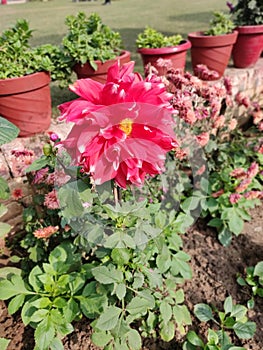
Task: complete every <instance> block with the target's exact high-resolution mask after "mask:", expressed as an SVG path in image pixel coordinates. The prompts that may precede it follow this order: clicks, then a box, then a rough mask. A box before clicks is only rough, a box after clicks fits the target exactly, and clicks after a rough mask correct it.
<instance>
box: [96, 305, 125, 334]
mask: <svg viewBox="0 0 263 350" xmlns="http://www.w3.org/2000/svg"><path fill="white" fill-rule="evenodd" d="M121 312H122V310H121V309H120V308H117V307H116V306H109V307H108V308H107V309H106V310H105V311H104V312H103V313H102V314H101V315H100V317H99V318H98V321H97V323H96V328H98V329H100V330H102V331H109V330H111V329H113V328H114V327H115V326H116V325H117V322H118V319H119V316H120V314H121Z"/></svg>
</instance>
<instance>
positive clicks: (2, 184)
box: [0, 176, 10, 216]
mask: <svg viewBox="0 0 263 350" xmlns="http://www.w3.org/2000/svg"><path fill="white" fill-rule="evenodd" d="M9 196H10V191H9V187H8V183H7V181H6V180H5V179H4V178H3V177H1V176H0V199H4V200H5V199H8V198H9ZM0 204H1V203H0ZM4 211H5V212H6V211H7V208H6V207H5V206H4V205H3V204H1V215H0V216H2V215H4Z"/></svg>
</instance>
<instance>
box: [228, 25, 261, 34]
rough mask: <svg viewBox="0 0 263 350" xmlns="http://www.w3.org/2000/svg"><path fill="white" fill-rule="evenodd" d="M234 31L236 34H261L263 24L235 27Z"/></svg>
mask: <svg viewBox="0 0 263 350" xmlns="http://www.w3.org/2000/svg"><path fill="white" fill-rule="evenodd" d="M235 30H237V31H238V34H263V24H255V25H248V26H237V27H236V28H235Z"/></svg>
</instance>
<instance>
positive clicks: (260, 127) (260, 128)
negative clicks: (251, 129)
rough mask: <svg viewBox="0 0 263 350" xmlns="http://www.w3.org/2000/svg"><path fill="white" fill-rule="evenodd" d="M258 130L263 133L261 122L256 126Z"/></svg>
mask: <svg viewBox="0 0 263 350" xmlns="http://www.w3.org/2000/svg"><path fill="white" fill-rule="evenodd" d="M258 130H260V131H263V120H262V121H261V122H260V123H259V124H258Z"/></svg>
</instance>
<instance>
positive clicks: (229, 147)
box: [202, 132, 263, 246]
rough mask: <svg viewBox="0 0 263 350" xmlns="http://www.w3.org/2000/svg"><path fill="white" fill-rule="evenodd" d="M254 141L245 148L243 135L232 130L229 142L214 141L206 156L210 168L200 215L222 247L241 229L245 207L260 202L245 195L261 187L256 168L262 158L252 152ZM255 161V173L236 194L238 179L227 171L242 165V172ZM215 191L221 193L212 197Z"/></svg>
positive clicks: (247, 210)
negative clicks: (213, 229)
mask: <svg viewBox="0 0 263 350" xmlns="http://www.w3.org/2000/svg"><path fill="white" fill-rule="evenodd" d="M256 142H257V141H256V139H252V140H251V142H250V143H249V147H248V146H247V140H246V138H245V137H244V136H242V134H241V133H240V132H236V133H235V134H233V135H232V139H231V143H228V142H227V143H225V142H224V143H221V144H218V145H217V146H216V150H215V152H214V154H210V157H209V158H208V165H209V168H210V176H209V186H208V196H207V200H206V201H205V202H203V203H202V209H203V210H202V216H203V217H208V218H209V221H208V225H209V226H211V227H214V228H215V229H216V230H217V231H218V239H219V241H220V242H221V243H222V244H223V245H224V246H228V245H229V244H230V242H231V240H232V235H233V234H234V235H236V236H237V235H239V234H240V233H241V232H242V230H243V227H244V222H245V221H250V219H251V217H250V215H249V210H250V209H251V208H254V207H255V206H257V205H260V200H259V199H258V198H256V196H255V197H253V196H251V198H250V197H249V196H246V195H247V194H249V193H251V194H252V193H256V191H260V189H261V186H262V175H260V169H261V168H262V166H263V162H262V160H263V159H262V157H261V155H260V154H259V153H255V151H254V148H255V146H256ZM207 147H209V144H208V146H207ZM208 156H209V154H208ZM255 162H256V163H257V164H258V166H259V172H258V173H257V174H255V176H253V177H251V179H250V183H249V185H248V186H247V188H246V189H244V190H243V191H241V192H240V193H238V192H236V189H237V186H238V185H239V184H240V182H241V180H240V179H238V178H236V177H235V176H232V175H231V173H232V172H233V171H235V169H240V168H242V169H244V174H245V173H246V172H247V171H248V169H249V168H250V166H251V164H252V163H254V164H255ZM219 190H221V191H222V193H221V194H220V195H218V196H214V194H215V193H217V191H219ZM253 191H254V192H253ZM233 195H238V196H240V198H239V199H238V200H234V201H233V202H231V200H230V198H231V196H233Z"/></svg>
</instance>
